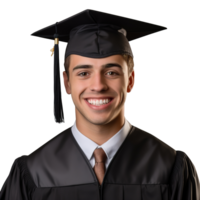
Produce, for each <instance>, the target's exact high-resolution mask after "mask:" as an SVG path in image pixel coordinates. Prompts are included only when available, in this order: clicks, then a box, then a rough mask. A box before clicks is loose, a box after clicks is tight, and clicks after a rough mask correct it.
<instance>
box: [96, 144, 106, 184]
mask: <svg viewBox="0 0 200 200" xmlns="http://www.w3.org/2000/svg"><path fill="white" fill-rule="evenodd" d="M94 158H95V166H94V168H93V169H94V172H95V174H96V176H97V179H98V181H99V183H100V185H101V183H102V181H103V177H104V174H105V171H106V168H105V162H106V159H107V156H106V154H105V152H104V150H103V149H102V148H97V149H95V150H94Z"/></svg>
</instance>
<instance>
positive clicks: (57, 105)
mask: <svg viewBox="0 0 200 200" xmlns="http://www.w3.org/2000/svg"><path fill="white" fill-rule="evenodd" d="M57 23H58V22H57ZM57 23H56V24H55V28H56V34H54V39H55V44H54V48H53V49H52V50H51V51H52V54H53V53H54V116H55V121H56V122H58V123H60V122H64V113H63V107H62V99H61V87H60V64H59V48H58V43H59V35H58V33H57Z"/></svg>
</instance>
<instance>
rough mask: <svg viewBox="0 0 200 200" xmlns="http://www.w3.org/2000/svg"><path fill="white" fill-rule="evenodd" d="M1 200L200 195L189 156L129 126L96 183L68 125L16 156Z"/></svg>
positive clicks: (195, 198)
mask: <svg viewBox="0 0 200 200" xmlns="http://www.w3.org/2000/svg"><path fill="white" fill-rule="evenodd" d="M0 200H200V184H199V179H198V175H197V172H196V169H195V167H194V165H193V163H192V162H191V160H190V159H189V157H188V156H187V155H186V154H185V153H184V152H182V151H176V150H174V149H173V148H171V147H170V146H168V145H167V144H165V143H164V142H162V141H161V140H159V139H158V138H156V137H155V136H153V135H151V134H150V133H147V132H145V131H143V130H141V129H139V128H137V127H134V126H132V127H131V129H130V131H129V133H128V135H127V137H126V139H125V140H124V142H123V143H122V145H121V146H120V148H119V150H118V151H117V153H116V154H115V156H114V157H113V159H112V161H111V163H110V164H109V166H108V168H107V170H106V173H105V176H104V180H103V183H102V185H101V186H99V184H98V181H97V178H96V176H95V173H94V171H93V169H92V167H91V165H90V163H89V161H88V159H87V157H86V156H85V154H84V152H83V151H82V149H81V148H80V147H79V145H78V143H77V142H76V140H75V138H74V137H73V135H72V132H71V127H70V128H68V129H66V130H65V131H63V132H61V133H60V134H58V135H57V136H55V137H54V138H52V139H51V140H49V141H48V142H47V143H45V144H44V145H42V146H41V147H40V148H38V149H37V150H35V151H34V152H33V153H31V154H30V155H28V156H27V155H24V156H21V157H18V158H17V159H15V161H14V163H13V165H12V168H11V170H10V173H9V175H8V177H7V179H6V181H5V182H4V184H3V186H2V189H1V193H0Z"/></svg>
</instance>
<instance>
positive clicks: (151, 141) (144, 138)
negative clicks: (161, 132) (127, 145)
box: [130, 127, 176, 157]
mask: <svg viewBox="0 0 200 200" xmlns="http://www.w3.org/2000/svg"><path fill="white" fill-rule="evenodd" d="M130 140H131V142H133V143H135V142H136V143H137V145H138V146H139V147H140V149H146V150H148V149H152V150H154V151H155V152H157V153H159V154H165V155H166V154H170V155H171V156H172V157H174V156H176V150H175V149H174V148H173V147H171V146H170V145H168V144H167V143H165V142H164V141H162V140H161V139H159V138H158V137H156V136H155V135H153V134H152V133H149V132H147V131H144V130H142V129H140V128H138V127H134V130H133V131H132V132H131V135H130Z"/></svg>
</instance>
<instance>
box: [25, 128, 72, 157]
mask: <svg viewBox="0 0 200 200" xmlns="http://www.w3.org/2000/svg"><path fill="white" fill-rule="evenodd" d="M70 133H71V127H69V128H67V129H65V130H63V131H62V132H60V133H58V134H57V135H56V136H54V137H53V138H51V139H50V140H48V141H47V142H45V143H44V144H43V145H41V146H40V147H38V148H37V149H36V150H34V151H33V152H32V153H30V154H29V155H28V157H34V156H35V155H39V154H41V153H44V152H45V151H48V152H49V153H50V151H54V150H55V148H56V147H57V146H58V145H60V143H61V142H62V141H63V140H68V139H69V137H70Z"/></svg>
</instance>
